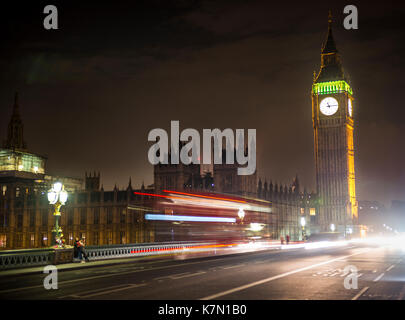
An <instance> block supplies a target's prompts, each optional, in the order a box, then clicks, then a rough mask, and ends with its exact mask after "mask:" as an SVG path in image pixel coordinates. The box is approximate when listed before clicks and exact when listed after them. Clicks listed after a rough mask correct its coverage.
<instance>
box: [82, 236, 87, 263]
mask: <svg viewBox="0 0 405 320" xmlns="http://www.w3.org/2000/svg"><path fill="white" fill-rule="evenodd" d="M85 243H86V240H85V239H84V238H82V239H81V240H80V248H81V249H80V251H81V254H82V257H84V259H85V261H83V260H82V263H85V262H89V256H88V255H87V252H86V244H85Z"/></svg>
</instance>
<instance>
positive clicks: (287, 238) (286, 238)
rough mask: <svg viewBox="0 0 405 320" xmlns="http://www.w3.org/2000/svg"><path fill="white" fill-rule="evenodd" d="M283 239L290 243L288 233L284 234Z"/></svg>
mask: <svg viewBox="0 0 405 320" xmlns="http://www.w3.org/2000/svg"><path fill="white" fill-rule="evenodd" d="M285 241H286V242H287V244H289V243H290V236H289V235H288V234H287V235H286V236H285Z"/></svg>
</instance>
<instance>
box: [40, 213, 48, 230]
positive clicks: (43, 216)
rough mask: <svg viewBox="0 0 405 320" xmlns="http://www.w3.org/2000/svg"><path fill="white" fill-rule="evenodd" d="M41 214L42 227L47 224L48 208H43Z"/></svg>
mask: <svg viewBox="0 0 405 320" xmlns="http://www.w3.org/2000/svg"><path fill="white" fill-rule="evenodd" d="M41 216H42V226H43V227H46V226H48V210H46V209H43V210H42V214H41Z"/></svg>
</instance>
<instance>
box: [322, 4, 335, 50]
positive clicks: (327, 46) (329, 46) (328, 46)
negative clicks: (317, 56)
mask: <svg viewBox="0 0 405 320" xmlns="http://www.w3.org/2000/svg"><path fill="white" fill-rule="evenodd" d="M336 52H337V49H336V44H335V40H334V39H333V34H332V11H331V10H329V15H328V37H327V38H326V42H325V43H324V45H323V48H322V54H328V53H336Z"/></svg>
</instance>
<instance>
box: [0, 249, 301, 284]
mask: <svg viewBox="0 0 405 320" xmlns="http://www.w3.org/2000/svg"><path fill="white" fill-rule="evenodd" d="M296 243H299V242H291V244H290V245H292V244H296ZM285 247H287V246H285ZM293 248H294V246H293V245H292V246H291V249H293ZM227 249H228V248H227ZM227 249H225V250H219V249H216V250H204V251H201V252H198V253H196V252H175V253H165V254H158V255H150V256H141V257H139V256H138V257H123V258H115V259H106V260H95V261H94V260H93V261H91V260H90V261H89V262H86V263H80V262H73V263H65V264H58V265H56V266H57V269H58V271H70V270H76V269H86V268H95V267H101V266H111V265H121V264H129V263H134V262H141V261H147V260H152V261H153V260H163V259H165V258H167V257H175V256H177V257H178V258H179V259H196V258H202V257H215V256H221V255H229V254H238V253H246V252H252V251H253V252H254V251H256V250H257V249H258V248H256V250H254V249H253V250H252V249H249V248H246V249H242V248H240V247H239V248H238V250H234V249H230V250H229V249H228V250H227ZM277 249H281V245H280V242H273V243H272V244H271V245H270V246H265V247H263V248H262V249H261V250H277ZM259 251H260V249H259ZM209 253H211V254H209ZM75 260H76V259H75ZM44 267H45V265H43V266H35V267H26V268H16V269H10V270H3V271H0V278H1V277H9V276H24V275H30V274H38V273H43V270H44Z"/></svg>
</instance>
